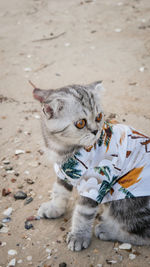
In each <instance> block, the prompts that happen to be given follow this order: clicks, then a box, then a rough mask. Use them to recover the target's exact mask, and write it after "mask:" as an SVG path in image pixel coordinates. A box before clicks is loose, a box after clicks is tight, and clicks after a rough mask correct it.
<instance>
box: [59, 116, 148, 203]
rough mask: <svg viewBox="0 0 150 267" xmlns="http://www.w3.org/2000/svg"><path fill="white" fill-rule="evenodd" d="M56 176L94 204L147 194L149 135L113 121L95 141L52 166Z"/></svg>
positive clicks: (105, 125) (105, 126)
mask: <svg viewBox="0 0 150 267" xmlns="http://www.w3.org/2000/svg"><path fill="white" fill-rule="evenodd" d="M54 168H55V171H56V174H57V176H58V177H59V178H60V179H63V180H65V181H66V182H67V183H70V184H72V185H73V186H75V187H77V190H78V192H79V194H80V195H82V196H85V197H88V198H91V199H93V200H95V201H97V202H98V203H104V202H109V201H113V200H118V199H123V198H130V197H139V196H148V195H150V138H149V137H147V136H146V135H144V134H141V133H140V132H137V131H136V130H135V129H133V128H131V127H129V126H126V125H123V124H119V123H117V122H115V121H112V122H110V123H107V122H105V123H104V125H103V129H102V132H101V136H100V138H99V139H98V141H97V143H96V144H95V145H94V146H92V147H91V148H90V149H89V150H88V151H87V150H85V149H81V150H79V151H78V152H77V153H76V154H75V155H74V156H73V157H72V158H69V159H68V161H67V162H65V163H64V164H63V165H61V166H59V165H58V164H55V165H54Z"/></svg>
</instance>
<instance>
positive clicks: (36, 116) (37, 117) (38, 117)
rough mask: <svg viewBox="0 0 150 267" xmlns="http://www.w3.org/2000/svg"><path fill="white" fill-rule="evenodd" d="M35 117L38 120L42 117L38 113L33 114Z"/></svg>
mask: <svg viewBox="0 0 150 267" xmlns="http://www.w3.org/2000/svg"><path fill="white" fill-rule="evenodd" d="M33 117H34V118H35V119H37V120H39V119H40V118H41V117H40V116H39V115H37V114H35V115H34V116H33Z"/></svg>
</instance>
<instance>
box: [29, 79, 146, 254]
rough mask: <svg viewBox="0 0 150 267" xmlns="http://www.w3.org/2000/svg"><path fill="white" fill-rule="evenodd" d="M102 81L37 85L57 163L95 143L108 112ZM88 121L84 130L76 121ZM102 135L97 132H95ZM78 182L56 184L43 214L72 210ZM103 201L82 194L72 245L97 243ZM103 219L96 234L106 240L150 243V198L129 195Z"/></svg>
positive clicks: (51, 156) (45, 133) (49, 144)
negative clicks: (50, 86)
mask: <svg viewBox="0 0 150 267" xmlns="http://www.w3.org/2000/svg"><path fill="white" fill-rule="evenodd" d="M100 88H101V83H100V82H96V83H93V84H90V85H86V86H81V85H72V86H67V87H63V88H60V89H58V90H40V89H34V92H33V93H34V97H35V98H36V99H37V100H39V101H40V102H41V103H42V120H41V124H42V134H43V139H44V143H45V147H46V151H47V152H48V156H49V159H50V160H51V162H57V163H60V164H61V163H63V162H64V161H65V160H66V159H67V158H68V157H70V156H72V154H74V153H75V152H76V151H77V150H78V149H79V148H81V147H85V146H89V145H91V144H93V143H94V142H95V141H96V140H97V139H98V137H99V135H100V131H101V127H102V124H103V121H102V122H101V123H96V121H95V118H96V116H97V115H98V113H100V112H102V108H101V105H100V101H99V97H98V95H99V94H98V93H97V90H99V89H100ZM80 119H85V120H86V121H87V124H86V127H84V129H77V127H76V126H75V122H76V121H78V120H80ZM96 131H98V132H97V134H96V135H95V133H96ZM71 191H72V186H71V185H69V184H66V183H65V182H64V181H60V180H59V179H58V180H57V183H55V184H54V186H53V193H52V200H51V201H49V202H46V203H43V204H42V205H41V207H40V208H39V211H38V214H39V215H40V216H41V217H46V218H57V217H60V216H61V215H63V214H64V213H65V211H66V207H67V204H68V202H69V198H70V195H71ZM97 209H98V206H97V203H96V202H95V201H93V200H90V199H88V198H85V197H81V198H80V199H79V201H78V203H77V205H76V207H75V210H74V213H73V217H72V226H71V232H70V233H69V234H68V238H67V243H68V248H69V249H70V250H72V251H80V250H81V249H84V248H87V247H88V246H89V244H90V242H91V236H92V226H93V222H94V218H95V215H96V212H97ZM101 218H102V222H101V224H99V225H97V226H96V228H95V235H96V236H97V237H98V238H100V239H102V240H112V241H115V240H118V241H121V242H128V243H133V244H135V245H148V244H150V241H149V240H150V230H149V229H150V198H149V197H148V198H143V199H142V198H138V199H128V200H120V201H116V202H112V203H111V204H105V205H104V212H103V214H102V216H101Z"/></svg>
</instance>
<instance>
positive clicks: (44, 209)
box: [38, 201, 64, 219]
mask: <svg viewBox="0 0 150 267" xmlns="http://www.w3.org/2000/svg"><path fill="white" fill-rule="evenodd" d="M63 214H64V210H62V209H60V208H58V207H56V206H55V205H54V203H53V202H52V201H49V202H44V203H43V204H42V205H41V206H40V208H39V210H38V216H40V217H41V218H46V219H55V218H58V217H60V216H62V215H63Z"/></svg>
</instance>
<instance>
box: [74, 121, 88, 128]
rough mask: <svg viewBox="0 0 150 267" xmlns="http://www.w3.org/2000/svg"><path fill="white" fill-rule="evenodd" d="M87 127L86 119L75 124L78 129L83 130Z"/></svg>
mask: <svg viewBox="0 0 150 267" xmlns="http://www.w3.org/2000/svg"><path fill="white" fill-rule="evenodd" d="M85 125H86V120H85V119H82V120H79V121H77V122H76V123H75V126H76V127H77V128H78V129H83V128H84V127H85Z"/></svg>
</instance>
